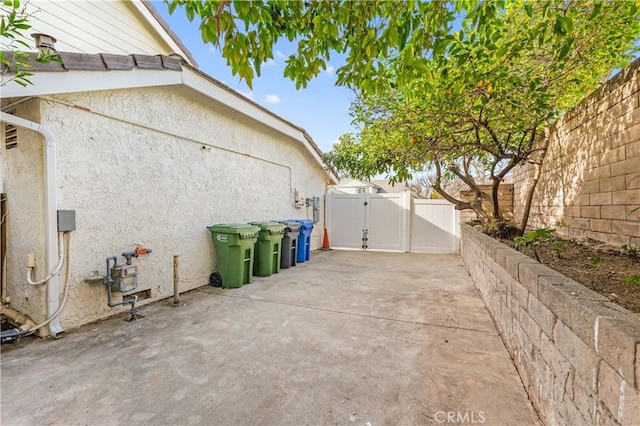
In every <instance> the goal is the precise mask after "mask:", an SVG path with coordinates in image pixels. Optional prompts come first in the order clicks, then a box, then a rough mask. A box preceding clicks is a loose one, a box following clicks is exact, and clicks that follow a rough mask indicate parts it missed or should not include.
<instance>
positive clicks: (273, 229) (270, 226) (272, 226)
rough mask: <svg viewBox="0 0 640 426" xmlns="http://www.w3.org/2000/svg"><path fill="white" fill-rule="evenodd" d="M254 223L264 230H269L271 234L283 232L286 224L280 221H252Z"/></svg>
mask: <svg viewBox="0 0 640 426" xmlns="http://www.w3.org/2000/svg"><path fill="white" fill-rule="evenodd" d="M250 223H251V224H252V225H255V226H258V227H259V228H260V230H262V231H268V232H269V234H283V233H284V228H285V226H284V225H283V224H282V223H280V222H250Z"/></svg>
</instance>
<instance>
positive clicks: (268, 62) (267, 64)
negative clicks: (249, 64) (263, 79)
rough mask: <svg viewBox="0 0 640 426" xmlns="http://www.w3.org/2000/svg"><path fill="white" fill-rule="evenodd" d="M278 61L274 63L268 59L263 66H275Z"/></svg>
mask: <svg viewBox="0 0 640 426" xmlns="http://www.w3.org/2000/svg"><path fill="white" fill-rule="evenodd" d="M275 63H276V61H274V60H273V59H267V60H266V61H265V62H264V64H263V66H265V67H268V66H269V65H275Z"/></svg>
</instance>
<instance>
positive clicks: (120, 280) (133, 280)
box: [111, 265, 138, 293]
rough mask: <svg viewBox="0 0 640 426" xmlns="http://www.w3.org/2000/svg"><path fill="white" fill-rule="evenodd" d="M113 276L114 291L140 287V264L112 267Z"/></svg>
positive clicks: (124, 291)
mask: <svg viewBox="0 0 640 426" xmlns="http://www.w3.org/2000/svg"><path fill="white" fill-rule="evenodd" d="M111 278H113V285H112V287H111V288H112V289H113V291H121V292H123V293H126V292H128V291H132V290H135V289H136V288H138V266H136V265H122V266H116V267H115V268H112V269H111Z"/></svg>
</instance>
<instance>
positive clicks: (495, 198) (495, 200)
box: [491, 177, 503, 222]
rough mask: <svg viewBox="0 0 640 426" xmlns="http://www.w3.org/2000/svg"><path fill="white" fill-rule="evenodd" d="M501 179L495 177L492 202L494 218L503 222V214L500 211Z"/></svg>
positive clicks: (492, 185) (492, 186)
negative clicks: (499, 192)
mask: <svg viewBox="0 0 640 426" xmlns="http://www.w3.org/2000/svg"><path fill="white" fill-rule="evenodd" d="M500 183H501V179H499V178H497V177H494V178H493V183H492V184H491V202H492V203H493V218H494V219H495V220H496V221H498V222H502V220H503V217H502V212H501V211H500V202H499V201H498V191H499V190H500Z"/></svg>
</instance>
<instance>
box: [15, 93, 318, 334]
mask: <svg viewBox="0 0 640 426" xmlns="http://www.w3.org/2000/svg"><path fill="white" fill-rule="evenodd" d="M60 102H67V103H70V104H77V105H81V106H83V107H86V108H88V109H90V110H91V111H86V110H81V109H77V108H72V107H69V106H66V105H63V104H61V103H60ZM40 108H41V110H40V114H41V123H42V124H43V125H45V126H47V127H48V128H49V129H50V130H51V131H52V132H53V133H54V135H56V137H57V138H58V149H57V156H58V157H57V158H58V168H57V169H58V176H57V177H58V184H59V209H64V210H76V218H77V230H76V231H75V232H73V234H72V254H71V264H70V265H71V293H70V299H69V302H68V306H67V308H66V309H65V311H64V312H63V314H62V316H61V323H62V325H63V327H65V328H72V327H75V326H79V325H81V324H84V323H87V322H90V321H94V320H96V319H99V318H103V317H106V316H109V315H112V314H114V313H116V312H119V311H122V310H126V309H127V308H109V307H108V306H107V304H106V290H105V288H104V286H103V285H102V284H87V283H85V282H84V279H85V278H87V277H88V276H89V275H91V273H92V271H95V270H97V271H99V273H100V274H104V271H105V265H104V263H105V258H106V257H107V256H111V255H120V253H122V252H123V251H130V250H132V249H134V247H135V246H136V245H137V244H139V245H142V246H145V247H148V248H151V249H153V253H152V254H151V255H150V256H148V257H142V258H139V259H134V262H135V263H136V264H138V265H139V271H140V276H139V278H140V286H139V287H138V289H137V291H140V290H145V289H151V294H152V300H157V299H161V298H165V297H169V296H170V295H171V294H172V291H173V269H172V268H173V266H172V259H173V256H174V255H179V256H180V288H181V290H182V291H185V290H188V289H193V288H196V287H199V286H202V285H206V284H207V283H208V277H209V274H210V273H211V272H212V271H213V270H215V250H214V247H213V244H212V242H211V235H210V233H209V231H208V230H207V229H206V227H207V226H209V225H212V224H215V223H224V222H248V221H255V220H271V219H288V218H311V217H312V216H311V214H312V212H311V209H306V208H303V209H296V208H295V207H294V200H293V192H294V190H296V189H297V190H298V191H299V192H300V194H301V195H303V196H306V197H312V196H318V197H321V196H322V195H323V194H324V192H325V189H326V188H325V184H326V179H327V177H326V175H325V174H324V173H323V172H322V169H321V167H320V165H318V164H317V163H316V162H315V161H313V160H312V159H311V155H310V154H309V153H308V152H306V151H305V150H304V148H303V147H302V146H301V144H300V142H298V141H295V140H293V139H291V138H289V137H286V136H283V135H282V134H280V133H278V132H276V131H274V130H271V129H270V128H268V127H266V126H264V125H262V124H259V123H257V122H255V121H253V120H251V119H250V118H247V117H245V116H242V115H240V114H238V113H233V112H230V111H229V110H228V109H226V108H225V107H223V106H222V105H220V104H217V103H216V102H214V101H211V100H210V99H208V98H205V97H203V96H201V95H198V94H197V93H195V92H190V91H189V89H185V88H182V87H175V88H154V89H136V90H126V91H124V90H121V91H110V92H94V93H84V94H73V95H64V96H61V95H60V96H56V97H52V98H50V100H43V101H41V105H40ZM105 115H109V116H114V117H119V118H122V119H124V120H127V121H129V122H134V123H138V124H143V125H144V126H148V127H150V128H157V129H160V131H156V130H151V129H148V128H144V127H141V126H138V125H134V124H130V123H125V122H123V121H119V120H116V119H114V118H111V117H106V116H105ZM25 145H27V144H26V143H25V144H22V143H20V147H19V148H18V150H22V149H26V148H24V146H25ZM31 145H36V144H35V143H32V144H31ZM12 151H14V150H12ZM232 151H234V152H232ZM36 154H37V153H36V152H26V151H25V153H24V154H20V155H24V156H25V161H24V164H29V163H38V164H39V163H40V161H39V160H38V158H37V155H36ZM252 157H257V158H252ZM9 161H11V160H9ZM28 167H31V166H30V165H29V166H28ZM38 167H39V166H37V165H36V166H35V170H38ZM7 173H9V174H12V173H13V174H20V172H18V171H16V170H15V169H14V170H11V169H7ZM32 173H37V172H32ZM40 173H41V172H40ZM12 179H13V178H12ZM12 179H5V191H6V192H7V193H9V197H10V199H11V197H12V194H14V193H16V192H20V191H22V188H21V187H20V186H19V184H20V179H18V178H15V179H14V180H13V181H12ZM35 179H37V180H35ZM28 180H29V182H33V183H37V184H39V182H40V181H41V179H39V177H36V176H34V177H29V178H28ZM39 196H41V195H39ZM32 198H34V196H31V197H30V198H29V200H26V201H25V204H28V205H30V206H31V207H30V208H31V209H34V208H37V207H39V204H38V203H37V202H34V201H33V200H32ZM321 199H323V197H321ZM11 206H12V204H10V207H11ZM17 208H21V207H20V206H18V207H17ZM31 216H32V217H31V218H25V219H24V220H23V221H12V222H10V226H11V227H12V228H13V231H12V232H13V233H12V235H11V240H20V239H23V238H28V239H27V242H26V243H24V242H21V243H20V245H19V246H18V245H16V243H15V241H14V242H13V243H12V244H14V245H12V246H11V249H10V250H9V256H10V258H11V261H10V265H12V267H11V269H10V271H9V277H10V281H9V282H10V283H11V284H10V292H11V294H12V296H13V297H14V298H17V295H18V294H19V293H20V291H21V288H22V287H21V286H20V285H19V284H17V283H19V282H21V278H20V277H21V274H22V273H23V270H24V258H25V256H26V254H27V252H30V251H37V250H40V251H41V246H42V243H41V242H40V239H39V238H35V237H33V236H31V233H32V232H31V230H32V229H38V228H39V227H41V221H40V220H39V216H38V215H36V214H33V215H31ZM323 217H324V213H323V212H322V214H321V218H323ZM34 227H35V228H34ZM323 228H324V224H323V222H319V223H317V224H316V226H315V229H314V235H313V239H312V247H313V248H314V249H315V248H318V247H319V246H320V244H321V236H322V230H323ZM26 234H29V236H28V237H27V235H26ZM40 258H42V255H41V254H40V255H39V259H40ZM120 260H122V259H121V258H120ZM16 266H20V267H19V268H18V267H16ZM282 273H286V271H283V272H282ZM43 301H44V299H43ZM148 301H149V300H146V301H144V302H142V304H144V303H146V302H148ZM43 305H44V304H43ZM32 309H33V308H28V307H25V311H26V313H27V314H30V315H33V316H35V317H39V316H41V315H44V314H43V312H38V313H35V312H33V311H32ZM42 309H43V308H42Z"/></svg>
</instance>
